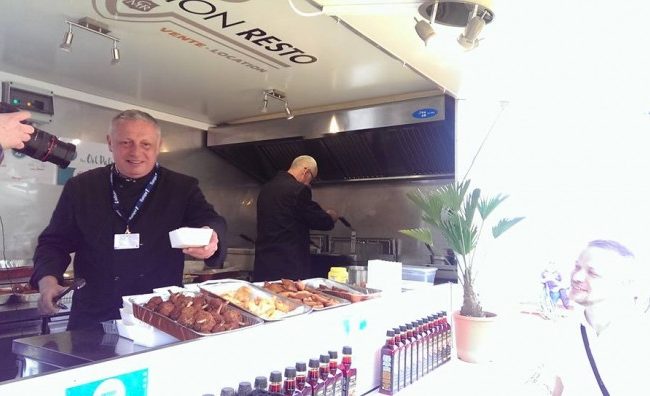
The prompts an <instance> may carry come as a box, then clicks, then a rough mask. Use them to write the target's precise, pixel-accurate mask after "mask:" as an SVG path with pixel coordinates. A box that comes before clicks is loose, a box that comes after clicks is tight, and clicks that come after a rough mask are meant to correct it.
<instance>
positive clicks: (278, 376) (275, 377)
mask: <svg viewBox="0 0 650 396" xmlns="http://www.w3.org/2000/svg"><path fill="white" fill-rule="evenodd" d="M269 380H270V381H271V382H282V373H281V372H279V371H271V375H270V376H269Z"/></svg>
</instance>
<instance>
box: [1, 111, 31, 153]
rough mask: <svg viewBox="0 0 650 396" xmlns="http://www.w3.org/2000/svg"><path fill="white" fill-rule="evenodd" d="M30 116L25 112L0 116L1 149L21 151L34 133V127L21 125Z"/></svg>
mask: <svg viewBox="0 0 650 396" xmlns="http://www.w3.org/2000/svg"><path fill="white" fill-rule="evenodd" d="M30 117H31V114H30V113H29V112H27V111H19V112H17V113H2V114H0V147H2V148H3V149H10V148H12V149H21V148H23V147H25V142H26V141H28V140H29V138H30V134H32V133H34V127H32V126H31V125H27V124H23V123H21V121H24V120H27V119H29V118H30Z"/></svg>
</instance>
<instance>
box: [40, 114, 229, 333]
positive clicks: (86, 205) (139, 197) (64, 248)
mask: <svg viewBox="0 0 650 396" xmlns="http://www.w3.org/2000/svg"><path fill="white" fill-rule="evenodd" d="M107 141H108V146H109V148H110V150H111V152H112V153H113V160H114V164H111V165H108V166H105V167H102V168H97V169H93V170H90V171H88V172H85V173H82V174H80V175H78V176H75V177H73V178H72V179H70V180H69V181H68V182H67V183H66V185H65V187H64V188H63V192H62V193H61V197H60V198H59V202H58V204H57V206H56V208H55V210H54V213H53V214H52V219H51V220H50V224H49V225H48V226H47V228H46V229H45V230H44V231H43V233H42V234H41V235H40V236H39V238H38V245H37V247H36V252H35V254H34V274H33V276H32V278H31V284H32V285H33V286H35V287H38V289H39V291H40V293H41V298H40V300H39V309H40V311H41V312H42V313H43V314H52V313H55V312H57V310H58V308H57V307H56V306H55V305H54V304H53V301H52V300H53V298H54V297H55V296H57V295H58V294H60V293H61V292H62V291H63V289H64V287H63V286H62V285H61V283H62V280H63V273H64V272H65V270H66V268H67V266H68V264H69V263H70V253H75V258H74V273H75V277H77V278H83V279H85V280H86V286H85V287H83V288H82V289H79V290H77V291H75V293H74V296H73V302H72V308H71V313H70V320H69V322H68V329H71V330H73V329H82V328H88V327H95V326H99V325H100V323H101V322H102V321H105V320H109V319H117V318H119V308H120V307H121V306H122V296H126V295H133V294H143V293H150V292H151V291H152V289H154V288H157V287H163V286H170V285H179V286H180V285H182V279H183V265H184V254H187V255H190V256H192V257H195V258H197V259H201V260H205V263H206V264H207V265H209V266H220V265H222V264H223V261H224V259H225V256H226V247H225V244H224V240H223V238H224V236H225V233H226V222H225V220H224V218H223V217H221V216H219V215H218V214H217V213H216V212H215V211H214V209H213V207H212V205H210V204H209V203H208V202H207V201H206V200H205V197H204V196H203V193H202V192H201V190H200V189H199V186H198V181H197V180H196V179H195V178H193V177H189V176H186V175H182V174H179V173H176V172H173V171H171V170H169V169H166V168H164V167H161V166H160V165H159V164H158V162H157V161H158V154H159V153H160V146H161V144H162V138H161V133H160V127H159V125H158V122H157V121H156V120H155V119H154V118H152V117H151V116H150V115H149V114H147V113H145V112H142V111H138V110H126V111H124V112H122V113H120V114H118V115H117V116H116V117H115V118H114V119H113V120H112V121H111V125H110V130H109V134H108V136H107ZM180 227H207V228H211V229H212V238H211V240H210V243H209V244H208V245H206V246H201V247H192V248H186V249H183V250H182V251H181V250H179V249H173V248H172V247H171V244H170V241H169V232H170V231H172V230H174V229H176V228H180Z"/></svg>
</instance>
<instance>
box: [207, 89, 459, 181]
mask: <svg viewBox="0 0 650 396" xmlns="http://www.w3.org/2000/svg"><path fill="white" fill-rule="evenodd" d="M454 142H455V100H454V99H453V98H452V97H450V96H448V95H438V96H430V97H424V98H417V99H410V100H404V101H399V102H391V103H385V104H379V105H373V106H369V107H363V108H356V109H347V110H339V111H331V112H322V113H315V114H306V115H299V116H296V117H295V118H294V119H293V120H286V119H273V120H267V121H257V122H250V123H244V124H235V125H222V126H218V127H216V128H211V129H210V130H209V131H208V137H207V145H208V147H209V148H210V149H211V150H212V151H214V152H215V153H216V154H217V155H219V156H221V157H222V158H224V159H226V160H227V161H229V162H230V163H232V164H233V165H234V166H236V167H237V168H239V169H240V170H242V171H243V172H245V173H247V174H248V175H250V176H251V177H253V178H254V179H256V180H258V181H259V182H262V183H263V182H266V181H268V180H270V179H271V178H272V177H273V176H274V175H275V174H276V173H277V172H278V171H280V170H286V169H288V168H289V165H290V164H291V161H292V160H293V159H294V158H295V157H297V156H298V155H302V154H308V155H311V156H313V157H314V158H316V160H317V161H318V178H317V180H316V181H315V182H314V184H318V183H339V182H351V181H368V180H392V179H438V178H445V179H449V178H453V177H454V163H455V157H454V153H455V145H454Z"/></svg>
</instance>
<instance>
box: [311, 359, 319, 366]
mask: <svg viewBox="0 0 650 396" xmlns="http://www.w3.org/2000/svg"><path fill="white" fill-rule="evenodd" d="M319 366H320V362H319V360H318V359H309V367H311V368H318V367H319Z"/></svg>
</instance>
